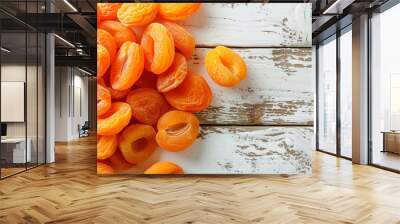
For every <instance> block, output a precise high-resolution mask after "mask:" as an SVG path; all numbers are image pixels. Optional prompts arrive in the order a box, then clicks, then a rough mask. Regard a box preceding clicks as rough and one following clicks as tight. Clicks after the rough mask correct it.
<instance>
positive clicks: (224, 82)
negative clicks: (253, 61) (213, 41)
mask: <svg viewBox="0 0 400 224" xmlns="http://www.w3.org/2000/svg"><path fill="white" fill-rule="evenodd" d="M205 67H206V69H207V72H208V74H209V75H210V77H211V78H212V79H213V80H214V81H215V82H216V83H217V84H218V85H221V86H225V87H232V86H235V85H237V84H239V82H240V81H241V80H244V79H246V73H247V68H246V64H245V63H244V61H243V59H242V58H241V57H240V56H239V54H237V53H236V52H234V51H232V50H231V49H229V48H227V47H224V46H218V47H216V48H214V49H212V50H210V51H208V52H207V55H206V59H205Z"/></svg>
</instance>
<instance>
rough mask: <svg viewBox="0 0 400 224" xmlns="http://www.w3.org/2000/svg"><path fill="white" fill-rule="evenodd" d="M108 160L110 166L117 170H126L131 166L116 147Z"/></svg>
mask: <svg viewBox="0 0 400 224" xmlns="http://www.w3.org/2000/svg"><path fill="white" fill-rule="evenodd" d="M108 160H109V161H110V164H111V166H112V167H113V168H114V169H115V170H117V171H120V170H127V169H129V168H131V167H132V166H133V165H132V164H131V163H128V162H127V161H126V160H125V158H124V157H123V156H122V153H121V151H120V150H118V149H117V150H116V152H115V153H114V154H113V155H112V156H111V157H110V158H109V159H108Z"/></svg>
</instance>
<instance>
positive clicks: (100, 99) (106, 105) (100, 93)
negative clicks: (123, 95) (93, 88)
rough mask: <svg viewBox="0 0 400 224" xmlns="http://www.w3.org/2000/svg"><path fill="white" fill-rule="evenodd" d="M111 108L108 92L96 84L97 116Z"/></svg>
mask: <svg viewBox="0 0 400 224" xmlns="http://www.w3.org/2000/svg"><path fill="white" fill-rule="evenodd" d="M110 107H111V95H110V92H109V91H108V90H107V89H106V88H105V87H103V86H102V85H99V84H97V116H101V115H103V114H105V113H107V111H108V110H109V109H110Z"/></svg>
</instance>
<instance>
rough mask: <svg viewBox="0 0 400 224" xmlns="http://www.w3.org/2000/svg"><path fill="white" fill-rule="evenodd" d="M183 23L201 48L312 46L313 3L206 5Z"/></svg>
mask: <svg viewBox="0 0 400 224" xmlns="http://www.w3.org/2000/svg"><path fill="white" fill-rule="evenodd" d="M182 24H183V25H184V26H185V27H186V28H187V29H188V30H189V31H190V32H191V33H192V34H194V36H195V37H196V41H197V45H198V46H216V45H225V46H241V47H311V41H312V37H311V4H309V3H297V4H284V3H282V4H281V3H204V4H203V7H202V9H201V10H200V11H199V12H198V13H196V14H195V15H194V16H192V17H191V18H189V19H188V20H186V21H184V22H182Z"/></svg>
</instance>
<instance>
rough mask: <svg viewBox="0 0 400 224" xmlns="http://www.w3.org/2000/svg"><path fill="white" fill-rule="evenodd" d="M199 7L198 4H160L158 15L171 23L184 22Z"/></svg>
mask: <svg viewBox="0 0 400 224" xmlns="http://www.w3.org/2000/svg"><path fill="white" fill-rule="evenodd" d="M200 6H201V4H200V3H161V4H160V11H159V15H160V17H162V18H164V19H167V20H171V21H178V20H184V19H186V18H188V17H189V16H191V15H192V14H193V13H195V12H196V11H197V10H198V9H199V8H200Z"/></svg>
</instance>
